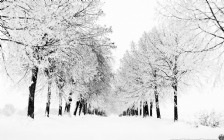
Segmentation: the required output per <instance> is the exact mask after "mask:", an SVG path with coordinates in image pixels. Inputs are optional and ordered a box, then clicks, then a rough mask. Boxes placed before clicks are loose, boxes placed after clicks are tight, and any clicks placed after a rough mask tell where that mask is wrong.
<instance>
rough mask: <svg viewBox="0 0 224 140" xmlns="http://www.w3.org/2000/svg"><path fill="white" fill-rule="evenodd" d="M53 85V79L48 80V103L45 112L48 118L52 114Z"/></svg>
mask: <svg viewBox="0 0 224 140" xmlns="http://www.w3.org/2000/svg"><path fill="white" fill-rule="evenodd" d="M51 84H52V81H51V79H50V78H49V79H48V92H47V103H46V111H45V115H46V116H47V117H49V114H50V103H51Z"/></svg>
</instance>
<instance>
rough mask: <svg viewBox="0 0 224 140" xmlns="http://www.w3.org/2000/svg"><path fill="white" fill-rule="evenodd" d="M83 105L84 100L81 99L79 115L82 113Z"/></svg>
mask: <svg viewBox="0 0 224 140" xmlns="http://www.w3.org/2000/svg"><path fill="white" fill-rule="evenodd" d="M82 107H83V102H82V101H81V102H80V104H79V116H80V115H81V112H82Z"/></svg>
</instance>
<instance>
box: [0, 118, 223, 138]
mask: <svg viewBox="0 0 224 140" xmlns="http://www.w3.org/2000/svg"><path fill="white" fill-rule="evenodd" d="M223 133H224V128H216V129H212V128H208V127H203V126H200V127H199V128H194V127H193V126H191V125H189V124H186V123H181V122H179V123H173V122H172V121H171V120H157V119H155V118H147V119H142V118H135V117H134V118H127V117H122V118H119V117H90V116H87V117H78V118H75V117H72V118H70V117H62V118H60V117H51V118H49V119H48V118H45V117H39V118H36V119H35V120H31V119H28V118H25V117H12V118H10V117H9V118H6V117H0V140H65V139H69V140H70V139H72V140H80V139H81V140H126V139H127V140H169V139H202V138H203V139H218V135H220V134H223Z"/></svg>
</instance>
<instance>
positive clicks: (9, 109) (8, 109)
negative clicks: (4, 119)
mask: <svg viewBox="0 0 224 140" xmlns="http://www.w3.org/2000/svg"><path fill="white" fill-rule="evenodd" d="M15 112H16V109H15V107H14V105H12V104H6V105H5V107H4V108H3V109H2V111H1V113H2V114H3V115H5V116H12V115H13V114H15Z"/></svg>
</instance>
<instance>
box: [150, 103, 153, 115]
mask: <svg viewBox="0 0 224 140" xmlns="http://www.w3.org/2000/svg"><path fill="white" fill-rule="evenodd" d="M152 108H153V101H150V117H152Z"/></svg>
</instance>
